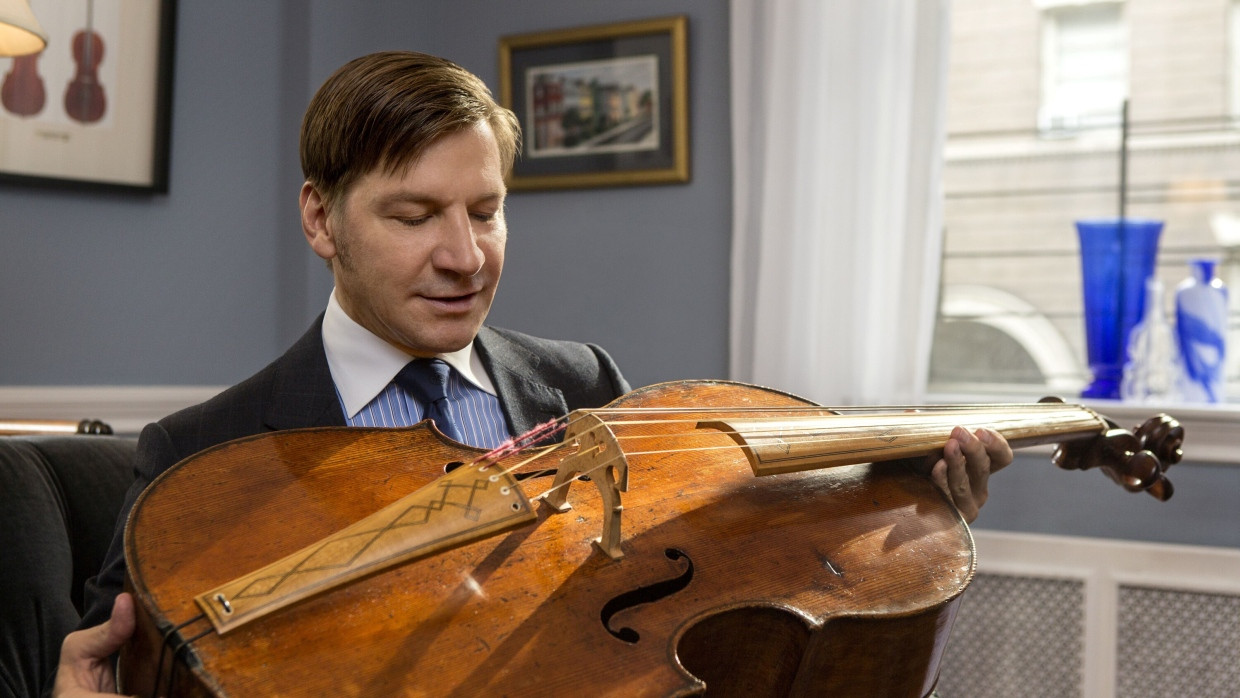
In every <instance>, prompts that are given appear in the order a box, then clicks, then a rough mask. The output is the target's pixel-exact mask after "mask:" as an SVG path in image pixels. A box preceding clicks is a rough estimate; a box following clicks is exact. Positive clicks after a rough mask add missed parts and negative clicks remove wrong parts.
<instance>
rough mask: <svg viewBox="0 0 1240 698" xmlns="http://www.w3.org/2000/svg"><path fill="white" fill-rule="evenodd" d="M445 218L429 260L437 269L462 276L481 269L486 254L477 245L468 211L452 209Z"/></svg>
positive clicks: (476, 237) (472, 222)
mask: <svg viewBox="0 0 1240 698" xmlns="http://www.w3.org/2000/svg"><path fill="white" fill-rule="evenodd" d="M445 219H446V221H445V222H446V224H445V225H444V227H443V230H442V235H441V236H440V239H439V243H438V244H437V245H436V246H435V253H434V255H435V256H434V258H433V259H432V260H431V261H432V262H433V263H434V265H435V266H436V267H437V268H439V269H444V270H447V271H452V272H456V273H457V274H461V275H463V276H473V275H474V274H477V273H478V272H480V271H482V265H483V263H484V262H485V261H486V254H485V253H483V251H482V248H481V247H479V246H478V236H477V235H476V233H475V231H474V221H473V219H472V218H470V216H469V213H468V212H467V211H461V212H456V211H453V212H452V213H451V214H449V215H447V216H446V217H445Z"/></svg>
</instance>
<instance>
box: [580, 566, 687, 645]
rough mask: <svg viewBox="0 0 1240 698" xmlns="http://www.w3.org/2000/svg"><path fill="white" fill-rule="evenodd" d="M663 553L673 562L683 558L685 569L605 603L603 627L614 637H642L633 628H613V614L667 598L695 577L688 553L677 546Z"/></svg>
mask: <svg viewBox="0 0 1240 698" xmlns="http://www.w3.org/2000/svg"><path fill="white" fill-rule="evenodd" d="M663 554H664V555H667V557H668V559H669V560H672V561H673V562H676V561H680V560H683V561H684V563H683V564H684V571H683V572H681V573H680V574H679V575H677V576H675V577H673V578H671V579H665V580H663V581H661V582H655V583H654V584H648V585H646V586H644V587H638V588H636V589H633V590H632V591H626V592H624V593H623V594H620V595H619V596H617V597H615V598H613V599H612V600H610V601H608V602H607V603H606V604H604V605H603V611H602V613H600V614H599V616H600V618H601V619H602V621H603V627H604V628H607V632H609V633H611V634H612V637H615V638H616V639H618V640H621V641H623V642H627V643H629V644H634V643H636V642H637V641H638V640H640V639H641V635H639V634H638V633H637V631H636V630H634V629H632V628H627V627H625V628H619V629H616V628H612V627H611V618H612V616H614V615H616V614H617V613H619V612H621V611H624V610H627V609H630V608H633V607H634V606H640V605H642V604H644V603H652V602H655V601H658V600H660V599H665V598H667V597H669V596H671V595H672V594H675V593H676V592H678V591H680V590H681V589H684V588H685V587H687V586H689V582H690V581H691V580H692V579H693V560H690V559H689V556H688V555H686V554H685V553H684V552H682V551H680V550H677V549H675V548H668V549H667V550H664V551H663Z"/></svg>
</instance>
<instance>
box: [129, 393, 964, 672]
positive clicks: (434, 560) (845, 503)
mask: <svg viewBox="0 0 1240 698" xmlns="http://www.w3.org/2000/svg"><path fill="white" fill-rule="evenodd" d="M622 403H623V404H622V405H621V406H622V407H639V408H640V407H647V406H663V405H678V406H683V405H685V404H692V405H694V406H695V407H698V408H701V410H702V411H701V412H694V411H693V410H692V409H688V410H681V414H680V415H679V417H678V419H675V420H637V421H636V422H635V423H632V424H625V425H619V426H615V425H613V429H614V430H615V431H616V434H617V436H618V437H621V438H631V437H640V438H641V439H642V443H645V444H647V445H646V446H644V447H643V448H642V449H641V453H637V452H636V451H634V452H633V453H631V454H630V455H629V457H628V459H627V467H628V479H629V483H628V484H629V489H628V491H627V492H624V494H623V521H624V524H623V534H622V541H621V545H622V547H623V550H624V555H623V557H621V558H620V559H613V558H612V557H609V556H608V555H606V554H603V552H602V551H601V550H600V548H599V547H598V546H597V545H596V544H595V542H594V541H595V539H596V538H598V537H599V532H600V530H601V529H602V527H603V522H604V521H605V520H606V519H607V518H608V516H609V515H610V512H609V511H607V510H606V508H605V506H604V503H603V500H602V499H601V498H600V496H599V493H598V492H596V491H595V490H594V489H593V488H592V487H588V486H584V485H583V484H582V483H575V484H574V485H573V486H572V490H573V492H572V494H570V495H569V500H570V503H571V504H572V508H571V510H569V511H568V512H565V513H555V512H554V511H553V510H552V508H551V507H548V506H541V505H540V506H538V507H537V512H536V514H537V516H536V518H535V520H534V522H533V523H532V524H531V525H528V526H524V527H522V528H518V529H515V530H513V531H511V532H509V533H506V534H501V535H497V536H492V537H489V538H483V539H480V540H476V541H473V542H470V543H467V544H465V545H462V546H461V547H458V548H455V549H452V550H448V551H446V552H440V553H437V554H435V555H433V556H431V557H426V558H422V559H418V560H414V561H412V562H409V563H406V564H402V565H399V566H397V567H392V568H389V569H385V570H382V571H378V572H375V573H373V574H370V575H369V576H365V577H363V578H362V579H360V580H356V581H353V582H351V583H349V584H347V585H345V586H342V587H339V588H337V589H334V590H332V591H330V592H328V593H324V594H321V595H319V596H314V597H311V598H309V599H308V600H304V601H301V602H299V603H297V604H295V605H293V606H291V607H289V608H287V609H284V610H283V611H281V612H279V613H275V614H272V615H270V616H267V617H263V618H261V619H259V620H256V621H254V622H253V623H250V624H247V625H245V626H243V627H240V628H238V629H236V630H235V631H230V632H229V633H228V634H226V635H219V634H217V633H215V632H213V631H212V630H211V628H210V625H209V624H208V623H207V622H206V621H205V620H202V621H196V622H195V623H194V624H191V625H190V626H187V627H186V628H185V629H183V630H182V631H181V636H183V637H191V636H194V635H198V634H199V633H202V632H205V634H204V635H202V637H200V638H199V639H197V640H195V641H194V642H193V643H192V644H191V649H190V650H189V651H190V652H191V653H192V655H193V657H194V662H193V666H194V667H195V668H194V669H193V670H192V674H191V673H190V672H186V671H182V672H181V673H180V674H179V679H178V683H182V682H185V683H184V684H183V685H185V686H187V687H190V688H191V689H192V690H194V691H199V692H201V693H203V694H209V693H211V692H215V693H218V694H221V695H223V694H229V695H267V694H284V695H312V694H322V693H330V694H333V695H421V694H434V695H481V694H508V695H521V694H530V693H536V692H537V693H544V692H547V691H564V692H569V693H574V692H581V691H582V689H583V687H589V688H590V691H591V692H596V693H604V694H617V695H619V694H623V695H679V694H688V693H695V692H699V691H701V690H702V688H703V684H702V682H701V681H700V680H699V679H698V678H695V677H694V676H693V675H691V674H690V673H689V671H688V670H687V669H686V668H685V666H683V663H685V658H686V657H694V656H698V655H701V654H703V650H702V649H701V648H702V647H703V646H710V647H712V648H714V649H712V650H711V651H712V652H713V651H720V652H722V651H725V650H724V648H726V647H730V646H734V645H735V646H736V647H746V648H748V647H749V645H746V644H745V642H746V640H745V638H736V642H735V643H733V638H731V637H728V638H725V637H722V636H721V635H724V634H725V633H723V632H722V631H721V630H719V629H721V628H726V629H727V630H728V632H727V633H726V634H727V635H729V636H732V635H738V636H739V635H745V634H747V633H746V629H747V628H748V629H749V632H750V633H752V632H753V630H752V629H753V628H756V627H759V624H760V622H761V623H764V622H767V621H766V620H762V621H759V619H760V618H761V619H768V618H771V617H775V618H777V619H776V620H772V621H770V622H771V623H773V624H774V625H775V626H777V627H779V628H782V630H779V631H774V630H771V631H769V632H768V634H772V635H774V634H779V636H780V637H785V636H786V637H788V638H790V639H788V640H787V641H786V643H787V644H788V646H796V647H797V648H798V649H797V650H796V652H797V653H799V654H798V656H799V657H801V658H800V659H798V660H797V661H798V662H799V665H795V666H794V667H793V669H792V670H787V671H782V674H781V673H780V672H781V670H779V669H778V667H772V668H770V669H769V671H768V667H766V666H765V664H764V665H763V666H759V667H756V669H757V670H758V672H759V673H764V672H765V673H773V674H780V675H781V676H782V675H785V674H786V675H787V676H788V678H786V679H779V681H782V682H783V683H780V684H779V685H781V686H785V687H787V686H790V685H792V683H795V682H796V681H798V680H800V681H805V680H806V679H805V678H804V677H803V675H804V674H807V673H813V672H811V671H810V669H809V668H817V670H818V671H819V672H820V676H819V677H818V678H819V679H821V681H820V682H817V683H815V684H814V685H816V686H824V685H831V684H830V682H831V681H832V680H841V679H840V677H838V676H837V677H835V678H834V679H833V678H832V677H830V676H828V675H827V673H828V671H827V669H825V667H826V666H828V665H829V664H830V662H828V661H826V660H827V659H829V658H830V657H828V656H827V655H830V654H832V652H845V651H846V649H845V648H844V647H837V648H836V649H835V650H832V651H828V649H827V648H831V647H835V646H834V645H832V642H838V641H839V638H841V637H845V635H844V634H842V633H837V634H835V635H834V636H832V635H831V633H827V632H824V630H823V629H824V628H827V627H828V626H830V627H836V626H840V627H846V626H847V623H844V619H845V618H848V619H854V620H855V619H865V618H875V619H878V618H881V619H892V620H890V621H889V625H885V626H884V627H887V628H896V629H897V630H899V632H896V633H894V634H893V635H891V636H890V637H888V636H883V637H881V638H879V639H875V636H873V635H866V636H865V637H862V638H857V639H856V640H855V641H853V640H850V641H849V642H848V643H845V644H846V645H851V646H854V647H858V648H863V649H866V648H872V649H866V651H865V652H861V654H867V653H868V654H869V655H872V661H875V662H879V663H881V662H882V661H883V659H884V657H883V655H882V652H883V651H887V652H891V651H895V649H893V648H896V649H902V650H903V649H904V648H907V654H906V655H902V656H901V658H902V662H903V667H904V669H903V670H901V671H893V670H892V669H891V667H890V666H888V667H887V668H886V669H882V668H880V667H874V668H873V671H871V672H868V673H869V674H872V675H873V676H874V681H877V682H879V683H877V684H868V685H867V686H868V688H867V687H859V690H871V691H873V690H881V691H882V692H881V693H871V695H881V694H884V693H889V691H887V690H886V689H884V688H883V686H888V687H889V688H890V687H901V688H899V689H898V691H897V693H899V694H904V693H903V692H907V693H908V694H910V695H912V694H915V693H916V692H917V691H921V693H916V694H918V695H920V694H924V693H925V692H926V691H928V690H929V687H930V686H932V685H933V678H934V673H935V669H936V667H937V656H938V655H937V653H938V652H941V643H942V641H944V640H945V639H946V628H947V627H948V626H950V617H951V614H952V613H953V611H952V608H953V600H954V599H956V598H957V597H958V595H959V594H960V593H961V592H962V591H963V589H964V588H965V586H966V585H967V584H968V582H969V580H970V578H971V576H972V574H973V569H974V551H973V545H972V540H971V537H970V535H969V532H968V528H967V526H965V525H964V523H963V521H961V519H960V517H959V515H958V513H957V512H956V511H955V509H954V507H952V506H951V505H950V503H948V502H947V500H946V499H945V498H944V497H943V495H942V494H941V493H940V492H939V491H938V490H937V489H936V488H935V487H934V486H933V485H932V484H931V483H930V482H929V480H927V479H925V478H922V477H920V476H916V475H914V474H913V473H912V472H911V471H910V470H909V469H908V468H906V467H903V466H900V465H897V464H886V465H884V464H874V465H871V464H857V465H850V466H844V467H839V468H833V469H830V470H818V471H809V472H794V473H786V474H782V475H778V476H776V477H770V478H755V477H754V476H753V470H752V466H751V463H750V457H749V455H747V452H746V450H745V449H744V448H741V447H738V445H737V442H736V441H735V439H734V437H735V434H730V433H726V432H725V431H723V430H719V429H701V428H697V426H696V423H697V422H707V421H720V420H724V421H726V420H728V419H732V418H735V419H742V418H745V417H747V416H751V415H749V414H748V411H747V410H748V409H749V408H752V407H764V406H766V407H772V408H776V407H778V408H781V409H783V408H787V407H790V406H791V407H798V406H801V407H804V411H803V414H804V415H806V416H822V415H825V414H828V412H827V410H825V409H824V408H819V407H815V406H809V405H805V404H804V403H803V402H801V401H799V400H796V399H794V398H791V397H790V396H787V395H784V394H782V393H777V392H774V391H769V390H763V389H758V388H754V387H752V386H739V385H737V384H729V383H718V382H681V383H673V384H663V385H661V386H653V387H652V388H649V389H643V390H641V391H636V392H635V393H634V394H631V395H630V396H626V398H622ZM715 407H729V408H732V407H736V408H738V411H737V413H736V414H734V415H729V414H727V412H726V411H725V412H724V413H722V414H721V413H720V411H719V410H717V409H714V408H715ZM741 408H744V409H741ZM786 416H788V414H787V413H786V412H784V413H781V417H786ZM686 425H693V426H691V427H687V426H686ZM651 439H653V440H655V441H656V442H657V441H658V440H663V441H665V442H666V444H667V445H668V448H663V449H660V448H651V447H650V446H649V443H651V441H650V440H651ZM480 453H481V451H479V450H477V449H469V448H465V447H461V446H460V445H459V444H452V443H448V442H446V441H445V440H443V439H442V438H441V437H439V436H438V435H436V434H434V433H432V432H430V431H429V430H428V429H427V428H426V427H424V426H422V427H414V428H410V429H400V430H359V429H313V430H295V431H289V432H279V433H275V434H269V435H264V436H261V437H254V438H251V439H243V440H240V441H237V442H231V443H229V444H224V445H221V446H219V447H216V448H214V449H210V450H208V451H207V452H204V453H203V454H200V455H199V456H197V457H195V458H193V459H191V460H190V461H187V462H185V463H182V464H180V465H178V466H177V467H175V468H173V469H172V470H170V471H168V473H166V474H165V475H164V476H163V477H161V478H160V479H159V480H157V481H156V483H155V484H154V485H152V487H151V488H150V489H149V490H148V492H147V493H146V494H144V496H143V497H142V499H141V500H140V501H139V503H138V504H137V505H136V506H135V508H134V511H133V514H132V515H131V518H130V521H129V525H128V529H127V534H126V557H127V561H128V563H129V569H130V572H131V575H132V584H133V587H134V590H135V592H136V595H137V598H138V601H139V606H140V608H142V609H144V612H145V614H147V615H149V618H148V620H153V621H154V623H150V624H148V625H146V626H143V624H141V623H140V626H141V627H143V630H142V632H140V633H138V635H137V636H136V637H135V641H134V642H133V643H132V644H131V646H130V647H129V648H127V650H126V653H125V655H124V657H123V661H122V674H123V675H124V676H126V677H127V678H126V681H127V682H128V683H127V684H126V689H125V690H133V689H132V688H130V686H135V687H137V686H140V684H142V682H143V680H144V676H145V680H148V681H149V680H152V678H151V676H150V674H149V672H148V673H146V674H144V673H143V667H142V665H143V662H144V661H145V662H146V664H147V665H148V666H147V668H148V669H149V668H150V666H149V665H150V664H152V663H153V662H152V661H151V658H153V657H155V656H157V654H158V652H157V648H158V635H159V631H158V630H156V627H157V626H164V627H165V629H166V628H167V627H170V626H172V625H178V624H180V623H183V622H185V621H188V620H190V619H192V618H194V617H195V616H197V615H200V614H199V610H198V608H197V607H196V606H195V603H194V600H193V599H194V597H195V596H197V595H199V594H201V593H202V592H204V591H205V590H207V589H210V588H212V587H214V586H217V585H220V584H224V583H226V582H228V581H229V580H232V579H235V578H237V577H238V576H241V575H244V574H246V573H248V572H251V571H253V570H255V569H258V568H260V567H262V566H264V565H267V564H268V563H271V562H273V561H274V560H277V559H279V558H280V557H283V556H284V555H287V554H288V553H289V552H290V551H293V550H297V549H298V548H301V547H303V546H307V545H310V544H312V543H315V542H316V541H319V540H321V539H323V538H324V537H327V536H330V535H331V534H333V533H335V532H337V531H339V530H340V529H343V528H345V527H346V526H348V525H350V524H353V523H354V522H356V521H358V520H360V519H363V518H365V517H366V516H367V515H369V514H371V513H372V512H374V511H376V510H378V509H381V508H382V507H384V506H386V505H388V504H390V503H392V502H395V501H397V500H399V499H400V498H402V497H404V496H405V495H407V494H408V493H409V492H411V491H413V490H416V489H417V488H418V487H419V486H421V485H423V484H426V483H427V482H430V481H432V480H434V479H435V478H436V477H438V476H439V474H441V473H442V472H443V466H444V465H445V464H446V463H450V462H459V461H467V460H470V459H471V458H473V457H475V456H477V455H479V454H480ZM518 457H519V456H513V458H518ZM560 457H562V456H560ZM530 467H531V468H536V467H537V466H536V465H532V466H530ZM592 477H597V474H595V475H592ZM550 480H551V479H550V478H530V479H527V480H525V481H524V483H523V487H524V488H525V489H526V491H527V493H529V494H531V496H533V495H534V494H536V493H538V492H539V491H541V489H543V488H544V484H547V483H549V482H550ZM734 613H740V614H742V615H735V617H738V618H743V619H744V620H743V622H738V623H716V622H715V621H714V619H717V618H727V617H733V616H732V615H730V614H734ZM788 619H794V620H795V622H792V621H789V620H788ZM849 622H854V621H849ZM793 626H797V627H801V628H803V629H804V631H803V634H804V638H802V639H795V637H800V635H798V634H797V631H795V630H787V628H790V627H793ZM701 628H711V629H712V633H703V632H702V631H701V630H700V629H701ZM914 631H915V632H916V633H917V634H918V636H917V637H904V635H908V634H910V633H912V632H914ZM712 634H713V636H711V635H712ZM703 635H708V637H703ZM794 636H795V637H794ZM752 639H753V638H750V639H749V641H752ZM758 639H759V640H761V638H758ZM867 643H868V644H867ZM781 646H783V645H781ZM883 648H886V649H883ZM749 651H750V650H749V649H746V650H744V651H741V650H737V651H736V652H734V653H733V654H732V655H729V656H744V655H746V653H747V652H749ZM789 652H790V651H781V652H780V654H789ZM707 654H709V652H707ZM752 656H755V657H757V656H759V655H758V654H753V655H752ZM856 661H865V659H864V658H858V659H856ZM733 663H735V662H733ZM859 669H861V670H862V673H867V672H864V670H863V669H864V668H863V667H860V668H859V667H857V666H856V665H852V666H850V669H849V672H848V673H847V681H855V677H856V675H857V671H858V670H859ZM798 672H799V673H800V674H801V675H802V678H801V679H797V678H796V676H797V675H798ZM882 682H887V683H886V684H884V683H882ZM841 685H846V683H843V684H841ZM923 689H924V690H923ZM191 694H192V692H191Z"/></svg>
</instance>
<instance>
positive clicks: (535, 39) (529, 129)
mask: <svg viewBox="0 0 1240 698" xmlns="http://www.w3.org/2000/svg"><path fill="white" fill-rule="evenodd" d="M687 33H688V19H687V18H686V17H684V16H677V17H669V18H664V19H652V20H643V21H636V22H623V23H619V24H607V25H602V26H594V27H582V28H576V29H562V30H558V31H548V32H539V33H534V34H522V35H518V36H507V37H503V38H501V39H500V47H499V71H500V102H501V103H502V104H503V105H504V106H505V107H508V108H509V109H511V110H513V112H514V113H515V114H516V115H517V119H518V121H520V122H521V132H522V136H523V140H522V148H521V153H520V154H519V156H518V158H517V162H516V164H515V165H514V167H513V171H512V175H511V176H510V178H509V182H508V185H509V187H510V188H512V189H515V190H520V189H561V188H576V187H600V186H616V185H636V184H659V183H669V182H687V181H689V114H688V111H689V106H688V72H689V71H688V57H687V55H686V51H687Z"/></svg>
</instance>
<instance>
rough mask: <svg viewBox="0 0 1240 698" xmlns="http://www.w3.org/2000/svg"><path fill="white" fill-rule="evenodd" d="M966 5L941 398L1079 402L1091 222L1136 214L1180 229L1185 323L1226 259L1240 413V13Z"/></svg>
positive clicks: (1167, 240)
mask: <svg viewBox="0 0 1240 698" xmlns="http://www.w3.org/2000/svg"><path fill="white" fill-rule="evenodd" d="M952 8H953V9H952V12H953V17H952V46H951V51H950V56H951V64H950V68H949V71H950V72H949V77H948V106H947V142H946V152H945V163H944V180H943V188H944V197H945V201H944V236H945V237H944V246H943V259H942V287H941V298H940V309H939V315H938V319H937V323H936V328H935V339H934V346H933V351H932V356H931V369H930V385H929V388H930V391H931V392H932V393H936V394H940V395H943V394H947V395H982V396H985V395H987V394H994V395H1001V396H1005V397H1013V398H1023V397H1026V396H1041V395H1045V394H1056V395H1061V396H1063V397H1065V398H1069V399H1074V398H1075V397H1076V396H1078V395H1079V393H1080V390H1081V388H1082V387H1084V386H1085V385H1086V384H1087V383H1088V382H1089V380H1090V378H1091V374H1090V371H1089V368H1088V366H1087V362H1086V343H1085V336H1084V335H1085V327H1084V319H1083V303H1082V290H1081V287H1082V282H1081V279H1082V272H1081V262H1080V257H1079V249H1080V248H1079V243H1078V238H1077V233H1076V229H1075V225H1074V222H1075V221H1077V220H1080V219H1088V218H1105V217H1115V216H1118V215H1120V213H1121V212H1123V214H1124V215H1126V216H1129V217H1137V218H1155V219H1159V220H1162V221H1164V223H1165V227H1164V229H1163V233H1162V237H1161V240H1160V244H1159V250H1158V258H1157V264H1156V270H1155V274H1156V275H1157V277H1158V278H1159V279H1160V280H1162V282H1163V284H1164V287H1165V288H1166V289H1167V296H1166V298H1165V299H1164V300H1165V307H1166V309H1167V312H1168V314H1169V315H1172V316H1173V312H1172V309H1173V305H1172V302H1173V299H1172V293H1173V292H1174V289H1175V287H1176V286H1177V285H1178V284H1179V283H1180V282H1181V281H1182V280H1184V279H1185V278H1187V277H1188V275H1189V267H1188V263H1189V260H1191V259H1194V258H1198V257H1210V258H1214V259H1216V260H1218V261H1219V263H1220V264H1219V269H1218V275H1219V276H1220V278H1222V279H1223V281H1224V282H1225V283H1227V284H1228V286H1229V287H1230V289H1231V306H1230V317H1229V330H1228V361H1227V374H1228V390H1227V398H1228V401H1230V402H1233V403H1234V402H1240V305H1238V304H1240V130H1238V128H1237V126H1238V125H1240V121H1238V120H1237V115H1238V114H1240V48H1238V47H1240V2H1237V1H1236V0H1123V1H1122V2H1117V1H1109V2H1080V1H1077V2H1070V1H1064V0H1011V1H1009V2H994V0H953V4H952ZM1125 98H1126V99H1127V103H1128V106H1127V114H1128V121H1127V137H1126V138H1123V137H1122V135H1123V133H1124V129H1123V128H1122V124H1121V114H1122V113H1123V109H1122V105H1123V102H1124V100H1125ZM1121 144H1123V145H1124V146H1125V147H1121ZM1123 151H1126V157H1123V158H1121V152H1123Z"/></svg>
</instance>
